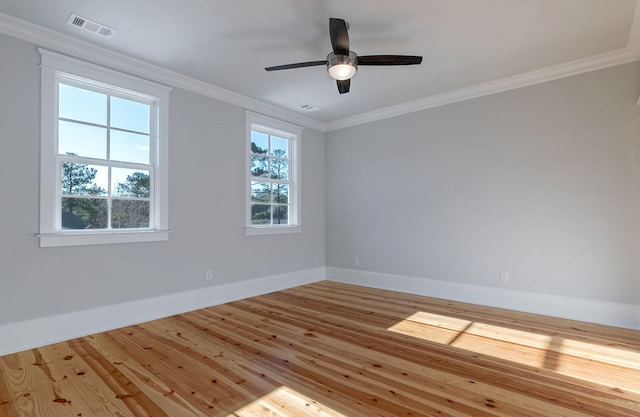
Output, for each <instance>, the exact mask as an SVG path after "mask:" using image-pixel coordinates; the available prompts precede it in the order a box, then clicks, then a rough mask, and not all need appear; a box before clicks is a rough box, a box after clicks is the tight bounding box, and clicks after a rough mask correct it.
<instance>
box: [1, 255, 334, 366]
mask: <svg viewBox="0 0 640 417" xmlns="http://www.w3.org/2000/svg"><path fill="white" fill-rule="evenodd" d="M324 277H325V268H324V267H321V268H313V269H306V270H302V271H295V272H290V273H286V274H281V275H273V276H268V277H263V278H257V279H251V280H247V281H241V282H235V283H230V284H222V285H216V286H211V287H206V288H199V289H196V290H190V291H185V292H180V293H176V294H168V295H164V296H159V297H153V298H147V299H143V300H136V301H129V302H126V303H121V304H116V305H108V306H104V307H97V308H93V309H90V310H83V311H76V312H72V313H65V314H60V315H56V316H51V317H43V318H37V319H32V320H25V321H21V322H16V323H8V324H0V335H2V337H1V338H0V355H6V354H9V353H14V352H20V351H23V350H26V349H31V348H34V347H39V346H44V345H48V344H51V343H56V342H60V341H63V340H69V339H73V338H76V337H82V336H86V335H89V334H94V333H99V332H102V331H106V330H113V329H117V328H119V327H123V326H129V325H132V324H138V323H143V322H146V321H150V320H155V319H159V318H163V317H168V316H172V315H175V314H180V313H184V312H187V311H192V310H197V309H200V308H205V307H210V306H214V305H219V304H224V303H228V302H231V301H236V300H241V299H244V298H248V297H254V296H257V295H262V294H267V293H270V292H274V291H280V290H284V289H287V288H292V287H296V286H298V285H304V284H310V283H312V282H316V281H321V280H323V279H324Z"/></svg>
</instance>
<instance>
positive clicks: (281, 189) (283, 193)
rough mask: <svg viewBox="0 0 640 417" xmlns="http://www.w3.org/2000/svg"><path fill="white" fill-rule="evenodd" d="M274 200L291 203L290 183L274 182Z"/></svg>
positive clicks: (275, 201)
mask: <svg viewBox="0 0 640 417" xmlns="http://www.w3.org/2000/svg"><path fill="white" fill-rule="evenodd" d="M273 202H274V203H281V204H288V203H289V184H273Z"/></svg>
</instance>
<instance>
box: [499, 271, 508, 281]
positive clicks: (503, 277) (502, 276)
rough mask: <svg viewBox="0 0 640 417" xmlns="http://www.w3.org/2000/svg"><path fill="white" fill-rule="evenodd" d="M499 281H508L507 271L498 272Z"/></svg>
mask: <svg viewBox="0 0 640 417" xmlns="http://www.w3.org/2000/svg"><path fill="white" fill-rule="evenodd" d="M500 282H501V283H503V284H508V283H509V272H507V271H502V272H500Z"/></svg>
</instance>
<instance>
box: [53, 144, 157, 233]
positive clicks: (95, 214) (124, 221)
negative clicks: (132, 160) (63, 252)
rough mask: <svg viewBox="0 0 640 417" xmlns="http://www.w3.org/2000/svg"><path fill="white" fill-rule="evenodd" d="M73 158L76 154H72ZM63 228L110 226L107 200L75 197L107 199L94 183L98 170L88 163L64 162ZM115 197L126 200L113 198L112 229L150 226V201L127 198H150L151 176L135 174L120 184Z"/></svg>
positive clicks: (103, 191) (103, 190)
mask: <svg viewBox="0 0 640 417" xmlns="http://www.w3.org/2000/svg"><path fill="white" fill-rule="evenodd" d="M69 155H73V154H69ZM61 175H62V178H61V187H62V193H63V195H64V197H63V198H62V202H61V203H62V228H63V229H106V228H107V227H108V218H109V216H108V201H107V199H105V198H86V197H83V198H79V197H76V196H105V195H106V194H107V191H106V190H105V189H104V188H102V187H100V186H98V185H97V184H96V183H95V182H94V180H95V178H96V175H97V170H96V169H95V168H91V167H90V166H88V165H87V164H78V163H73V162H64V163H63V164H62V172H61ZM115 194H116V195H118V196H120V197H125V198H122V199H113V200H112V203H111V227H112V228H114V229H120V228H143V227H149V214H150V202H149V201H148V200H129V199H127V198H126V197H137V198H149V196H150V180H149V175H148V174H145V173H143V172H134V173H133V174H132V175H129V176H127V180H126V181H125V182H124V183H120V184H118V185H117V190H116V193H115Z"/></svg>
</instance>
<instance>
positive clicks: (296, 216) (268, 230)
mask: <svg viewBox="0 0 640 417" xmlns="http://www.w3.org/2000/svg"><path fill="white" fill-rule="evenodd" d="M254 128H258V129H259V130H262V131H266V132H269V133H272V134H276V135H282V136H284V137H287V138H290V139H291V152H290V155H291V156H290V158H289V161H290V168H291V171H290V175H291V185H292V186H291V191H290V199H291V213H289V216H290V217H289V218H290V221H291V224H287V225H281V224H268V225H254V224H251V180H252V178H253V176H252V175H251V131H252V130H253V129H254ZM302 129H303V128H302V127H300V126H297V125H294V124H291V123H287V122H283V121H281V120H277V119H274V118H271V117H268V116H263V115H261V114H258V113H254V112H251V111H248V110H247V111H246V131H245V137H246V139H245V145H246V149H245V161H246V166H245V176H246V180H245V202H246V203H245V234H246V235H247V236H260V235H275V234H289V233H301V232H302V210H301V202H302V198H301V195H302V193H301V188H302V187H301V175H300V174H301V172H300V171H301V167H300V155H301V139H302Z"/></svg>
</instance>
